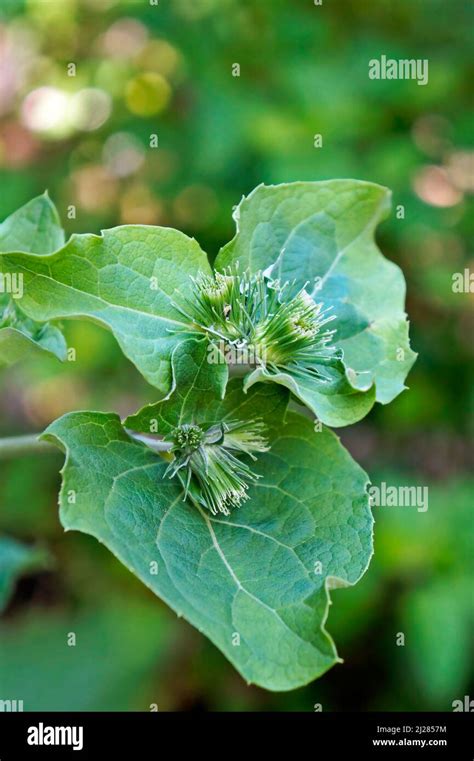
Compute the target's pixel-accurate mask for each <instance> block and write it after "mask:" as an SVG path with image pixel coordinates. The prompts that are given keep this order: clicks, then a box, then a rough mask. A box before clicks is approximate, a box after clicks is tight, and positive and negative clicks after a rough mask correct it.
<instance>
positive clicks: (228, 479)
mask: <svg viewBox="0 0 474 761" xmlns="http://www.w3.org/2000/svg"><path fill="white" fill-rule="evenodd" d="M264 431H265V427H264V425H263V424H262V423H261V422H255V421H252V420H251V421H247V422H245V423H243V422H239V421H237V420H235V421H232V422H225V423H217V424H216V425H213V426H211V427H210V428H207V429H204V428H203V427H201V426H199V425H196V424H194V423H191V424H186V425H181V426H179V427H178V428H175V429H174V431H172V432H171V434H169V436H168V437H167V438H168V440H170V441H171V442H172V447H171V450H170V451H171V453H172V455H173V460H172V461H171V462H170V464H169V466H168V468H167V469H166V472H165V475H169V477H170V478H172V477H173V476H176V477H178V478H179V480H180V481H181V484H182V485H183V487H184V497H185V499H186V498H187V497H189V498H190V499H191V500H192V501H193V502H195V503H196V504H198V505H202V506H204V507H206V508H208V509H209V510H210V511H211V512H212V513H213V514H214V515H217V513H223V514H224V515H229V513H230V509H231V508H233V507H239V505H241V504H242V502H245V500H247V499H248V494H247V490H248V487H249V485H250V484H251V483H253V482H254V481H256V480H257V478H259V476H258V475H256V474H255V473H254V472H253V471H252V470H251V468H250V467H249V466H248V465H247V463H245V462H243V461H242V460H240V459H239V457H240V456H241V455H249V456H250V457H251V458H252V459H253V460H256V457H255V453H256V452H267V451H268V449H269V447H268V444H267V441H266V439H265V437H264Z"/></svg>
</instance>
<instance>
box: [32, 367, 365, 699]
mask: <svg viewBox="0 0 474 761" xmlns="http://www.w3.org/2000/svg"><path fill="white" fill-rule="evenodd" d="M164 404H168V403H164ZM169 404H172V405H173V404H174V403H173V400H172V399H170V402H169ZM182 404H183V405H184V404H185V399H184V398H183V399H182ZM286 404H287V392H285V391H284V390H283V389H280V388H279V387H278V386H277V385H274V386H273V387H270V386H266V385H264V384H257V385H256V386H254V387H253V388H252V389H250V391H249V392H248V394H247V395H244V394H243V393H242V389H241V384H240V382H239V381H238V380H237V379H234V380H233V381H231V382H230V383H229V385H228V390H227V394H226V397H225V399H224V400H219V399H217V398H216V399H214V400H213V401H211V400H208V401H205V402H204V401H203V404H202V406H201V408H200V410H198V411H196V410H195V414H199V416H200V418H199V419H206V420H208V421H209V420H210V419H213V420H215V421H223V420H226V419H228V420H232V419H236V418H240V419H251V418H253V419H255V418H257V417H258V418H262V419H263V420H264V421H265V422H266V424H267V426H268V428H269V440H270V443H271V450H270V451H269V452H268V453H266V454H263V455H260V456H259V458H258V461H257V462H256V463H255V464H254V466H255V470H256V471H257V472H258V473H259V474H260V475H261V479H260V480H259V481H258V482H257V484H256V485H253V486H251V487H250V489H249V495H250V498H249V500H248V501H247V502H246V503H245V504H244V505H243V506H241V507H240V508H239V509H236V510H234V511H233V512H232V514H231V515H230V516H229V517H228V518H225V517H214V516H212V515H211V513H209V512H207V511H206V510H204V509H200V508H199V507H195V506H193V505H192V504H189V503H187V502H184V501H183V494H182V491H181V489H180V487H179V485H178V483H177V482H176V481H174V480H169V479H168V478H166V479H163V475H164V471H165V469H166V465H167V463H166V462H165V461H164V460H163V459H162V458H161V457H160V456H159V455H158V454H156V453H154V452H153V451H152V450H151V449H149V448H148V447H146V446H145V445H144V444H142V443H140V442H138V441H136V440H134V439H132V438H131V437H130V436H129V435H127V432H126V431H125V430H124V428H123V426H122V424H121V422H120V420H119V418H118V417H117V416H116V415H113V414H104V413H94V412H76V413H72V414H69V415H66V416H64V417H62V418H60V419H59V420H57V421H56V422H55V423H53V424H52V425H51V426H50V427H49V428H48V429H47V431H46V432H45V437H46V438H47V439H49V440H52V441H54V442H56V443H57V444H58V445H60V446H61V447H62V448H63V449H64V450H65V451H66V464H65V467H64V470H63V485H62V488H61V493H60V514H61V521H62V523H63V525H64V527H65V528H66V529H75V530H79V531H83V532H85V533H88V534H92V535H93V536H95V537H96V538H97V539H99V541H101V542H103V543H104V544H105V545H106V546H107V547H108V548H109V549H110V550H111V551H112V552H113V553H114V554H115V555H116V556H117V557H118V558H119V559H120V560H121V561H122V562H123V563H124V564H125V565H126V566H127V567H128V568H129V569H130V570H131V571H132V572H133V573H135V574H136V575H137V576H138V577H139V578H140V579H141V580H142V581H143V582H144V583H145V584H146V585H147V586H149V587H150V588H151V589H152V590H153V591H154V592H155V593H156V594H157V595H158V596H159V597H161V598H162V599H163V600H165V601H166V602H167V603H168V604H169V605H170V606H171V607H172V608H173V609H174V610H175V611H176V612H177V613H178V614H179V615H183V616H185V617H186V618H187V619H188V620H189V621H190V622H191V623H192V624H193V625H194V626H196V627H197V628H198V629H199V630H200V631H202V632H203V633H204V634H206V635H207V636H208V637H209V638H210V639H211V640H212V641H213V642H214V643H215V644H216V645H217V646H218V647H219V648H220V649H221V650H222V651H223V652H224V653H225V655H226V656H227V657H228V658H229V660H230V661H231V662H232V663H233V664H234V665H235V667H236V668H237V669H238V670H239V671H240V673H241V674H242V675H243V676H244V678H245V679H247V680H248V681H249V682H254V683H256V684H258V685H261V686H262V687H265V688H267V689H271V690H289V689H293V688H295V687H298V686H300V685H303V684H305V683H307V682H309V681H311V680H312V679H314V678H316V677H317V676H319V675H320V674H322V673H323V672H325V671H326V670H327V669H328V668H330V667H331V666H332V665H333V664H334V663H335V662H337V660H338V657H337V654H336V651H335V646H334V644H333V642H332V640H331V638H330V636H329V635H328V634H327V632H326V630H325V628H324V625H325V621H326V617H327V612H328V603H329V598H328V590H329V589H330V588H331V587H334V586H340V585H347V584H353V583H355V582H356V581H357V580H358V578H359V577H360V576H361V574H362V573H363V572H364V570H365V568H366V567H367V564H368V562H369V559H370V555H371V552H372V539H371V535H372V518H371V514H370V509H369V506H368V497H367V493H366V484H367V476H366V475H365V473H364V472H363V471H362V470H361V469H360V468H359V467H358V465H356V463H354V461H353V460H352V458H351V457H350V455H349V454H348V453H347V452H346V451H345V450H344V448H343V447H342V446H341V444H340V443H339V440H338V439H337V437H336V436H335V435H334V434H333V433H332V432H330V431H329V430H328V429H323V430H322V431H320V432H315V431H314V429H313V426H312V424H311V422H310V421H309V420H308V419H306V418H303V417H302V416H300V415H298V414H295V413H286V416H285V410H286ZM175 411H176V408H175ZM160 419H163V420H164V421H165V426H164V427H165V428H166V426H167V425H168V424H169V416H168V415H167V414H166V413H164V414H163V415H162V416H161V418H160ZM197 422H199V420H198V421H197ZM155 564H156V565H155ZM318 564H321V565H320V566H319V565H318Z"/></svg>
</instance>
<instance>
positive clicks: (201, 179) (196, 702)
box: [0, 0, 474, 711]
mask: <svg viewBox="0 0 474 761" xmlns="http://www.w3.org/2000/svg"><path fill="white" fill-rule="evenodd" d="M471 15H472V8H470V4H469V3H468V2H464V1H463V0H453V1H452V2H450V3H446V2H444V0H401V1H399V2H397V1H396V0H377V1H376V0H370V2H369V0H366V2H364V3H361V2H358V1H357V0H343V1H342V2H338V3H337V4H336V3H330V2H326V1H324V2H323V5H322V6H316V5H314V4H313V3H312V2H311V0H298V1H295V0H291V2H290V0H274V1H273V2H272V3H271V4H270V3H269V2H264V0H248V1H247V2H245V3H242V2H240V0H220V2H218V0H170V1H169V2H164V1H162V0H160V1H159V3H158V5H157V6H151V5H150V4H149V2H148V1H147V0H137V1H136V2H127V0H61V1H59V0H24V2H20V1H19V0H6V2H5V0H4V2H3V3H2V8H1V9H0V187H1V196H0V211H1V215H0V216H1V217H2V218H4V217H5V216H6V215H7V214H9V213H10V212H12V211H13V210H14V209H15V208H17V207H18V206H20V205H21V204H23V203H25V202H26V201H27V200H29V199H30V198H31V197H32V196H34V195H36V194H38V193H41V192H42V191H43V190H44V189H45V188H48V189H49V192H50V194H51V196H52V198H53V199H54V201H55V202H56V204H57V206H58V208H59V210H60V213H61V215H62V218H63V221H64V224H65V227H66V230H67V232H68V233H71V232H73V231H80V232H86V231H90V232H97V231H98V230H99V229H101V228H104V227H108V226H114V225H116V224H123V223H130V222H134V223H138V222H143V223H148V224H161V225H167V226H173V227H178V228H180V229H183V230H184V231H185V232H187V233H188V234H190V235H194V236H196V237H197V239H198V240H199V242H200V243H201V245H202V247H203V248H204V249H205V250H207V251H208V252H209V254H210V255H211V256H215V254H216V253H217V250H218V249H219V247H220V245H222V244H223V243H224V242H226V241H227V240H228V239H229V238H230V237H232V234H233V223H232V220H231V209H232V206H233V205H234V204H236V203H237V202H238V201H239V199H240V197H241V195H242V194H244V193H248V192H249V191H250V190H251V189H252V188H253V187H254V186H255V185H257V184H259V183H260V182H265V183H278V182H285V181H292V180H302V179H308V180H313V179H328V178H332V177H357V178H360V179H367V180H372V181H375V182H379V183H381V184H384V185H387V186H389V187H390V188H392V190H393V195H394V208H395V207H396V206H398V205H399V204H402V205H403V206H404V209H405V217H404V219H397V216H396V214H395V213H393V214H392V216H391V217H390V219H389V220H388V221H386V222H385V223H384V224H383V225H382V226H381V229H380V231H379V236H378V237H379V244H380V246H381V248H382V250H383V251H384V253H385V254H386V255H387V256H388V257H390V258H392V259H393V260H394V261H396V262H397V263H399V264H400V265H401V266H402V268H403V270H404V272H405V275H406V278H407V284H408V297H407V311H408V313H409V315H410V318H411V321H412V345H413V347H414V348H415V350H416V351H418V352H419V355H420V356H419V359H418V362H417V364H416V365H415V368H414V370H413V371H412V373H411V375H410V377H409V385H410V391H409V392H405V393H404V394H403V395H402V396H401V397H399V398H398V399H397V400H396V401H395V402H394V403H392V404H391V405H390V406H389V407H387V408H381V407H380V406H378V407H377V409H376V410H374V411H373V412H372V413H371V414H370V415H369V417H368V418H367V419H366V420H365V421H364V422H362V423H359V424H358V425H357V426H354V427H353V428H352V429H347V430H343V431H341V435H342V439H343V441H344V443H345V444H346V446H347V447H348V448H349V450H350V451H351V452H352V454H353V455H354V457H355V458H356V460H358V461H359V462H360V463H361V464H362V465H363V466H364V467H365V468H366V469H367V470H368V472H369V474H370V475H371V477H372V480H373V482H374V483H376V484H378V483H380V482H381V481H386V482H387V483H389V484H402V485H421V486H426V485H427V486H429V489H430V492H429V499H430V501H429V510H428V512H426V513H422V512H417V511H416V509H414V508H388V507H386V508H382V507H381V508H374V510H375V517H376V539H375V548H376V551H375V557H374V559H373V562H372V565H371V567H370V569H369V571H368V573H367V574H366V576H365V577H364V579H363V580H362V581H361V582H360V583H359V585H358V586H357V587H356V588H354V589H353V590H340V591H335V592H333V595H332V597H333V602H334V605H333V606H332V608H331V611H330V616H329V623H328V628H329V630H330V631H331V633H332V634H333V636H334V637H335V640H336V643H337V644H338V649H339V653H340V655H341V657H343V658H344V659H345V663H344V664H343V665H339V666H337V667H335V668H334V669H332V670H331V671H330V672H329V673H328V674H326V675H325V676H324V677H323V678H321V679H320V680H319V681H317V682H315V683H314V684H312V685H310V686H308V687H306V688H303V689H300V690H297V691H295V692H293V693H288V694H270V693H266V692H264V691H263V690H259V689H257V688H249V687H247V686H246V685H245V683H244V682H243V681H242V680H241V678H240V677H239V676H238V675H237V674H236V673H235V672H234V670H233V669H232V667H231V666H230V665H228V664H227V662H226V661H225V659H224V658H223V657H222V656H221V655H220V653H219V652H217V650H215V648H214V647H213V646H212V645H211V644H210V643H208V642H207V641H206V640H205V639H204V638H203V637H202V636H201V635H199V633H198V632H196V631H194V630H193V629H192V628H191V627H190V626H188V625H187V624H186V623H185V622H183V621H178V620H177V619H176V617H175V616H174V614H172V613H171V612H170V611H169V610H168V609H167V608H166V607H165V606H164V605H163V604H162V603H161V602H159V601H158V600H157V599H156V598H154V597H153V595H152V594H151V592H149V591H148V590H147V589H145V588H144V587H143V586H142V585H141V584H140V583H139V582H138V581H137V580H135V579H134V578H133V577H132V576H131V575H130V574H129V573H128V572H127V571H126V570H125V569H124V568H122V567H121V566H120V564H119V563H118V561H116V560H115V559H114V558H113V557H112V556H111V555H110V554H109V553H108V552H107V551H106V550H105V549H104V548H103V547H101V546H100V545H98V544H97V543H96V542H95V540H94V539H92V538H90V537H87V536H82V535H79V534H74V533H71V534H65V533H64V532H63V530H62V529H61V527H60V525H59V522H58V518H57V510H56V493H57V488H58V483H59V476H58V470H59V467H60V466H61V457H60V456H59V455H48V456H44V457H43V458H40V457H36V458H28V457H25V458H22V459H21V460H17V461H14V462H13V461H11V462H6V461H3V462H1V463H0V531H1V532H2V533H6V534H7V535H9V536H11V537H15V538H16V539H19V540H22V541H26V542H28V543H34V544H35V545H37V544H39V545H40V547H44V548H46V549H47V550H48V551H49V558H50V559H49V562H48V563H47V564H46V567H44V568H42V569H41V570H38V571H31V572H30V573H29V574H28V575H27V576H25V577H24V578H23V579H22V580H21V581H20V583H19V584H18V585H17V587H16V591H15V594H14V596H13V598H12V600H11V602H10V604H9V606H8V608H7V610H6V612H5V615H4V618H3V623H2V625H1V627H0V653H1V658H0V662H1V665H0V693H1V694H0V697H1V698H17V699H20V698H22V699H23V700H24V702H25V710H28V709H29V710H34V709H39V710H40V709H56V710H58V709H71V710H74V709H86V710H89V709H90V710H131V709H137V710H148V707H149V705H150V704H151V703H156V704H158V707H159V709H160V710H170V709H171V710H208V709H213V710H252V711H255V710H256V711H260V710H305V711H308V710H309V711H312V710H314V705H315V704H318V703H319V704H322V707H323V709H324V710H429V709H434V710H452V701H453V700H456V699H463V696H464V695H469V694H474V693H473V689H474V686H473V683H472V679H473V676H472V673H473V672H472V637H470V636H469V634H470V632H471V633H472V619H473V599H472V554H473V553H472V546H473V545H472V533H473V532H472V529H473V520H472V492H473V486H474V481H473V479H472V476H471V475H469V468H470V464H471V463H470V453H471V449H470V446H469V437H470V435H472V428H473V393H472V389H473V382H472V381H473V375H472V335H473V327H474V326H473V321H472V294H469V293H453V290H452V276H453V273H455V272H463V271H464V269H465V268H467V267H469V264H470V260H469V253H468V243H467V242H468V239H469V235H470V234H471V236H472V219H473V215H472V205H471V208H470V203H471V202H470V199H469V193H470V192H472V184H473V155H474V154H473V153H472V136H473V132H472V113H471V114H470V113H469V110H468V103H469V82H470V78H471V81H472V71H470V70H469V52H470V51H469V42H470V41H471V40H472V35H471V33H470V28H472V18H471ZM382 54H385V55H387V56H388V57H395V58H405V57H406V58H428V59H429V84H428V85H427V86H425V87H423V86H418V85H417V83H416V82H414V81H389V80H385V81H384V80H380V81H373V80H369V78H368V76H367V70H368V61H369V60H370V59H371V58H374V57H375V58H378V57H380V55H382ZM70 63H74V64H75V66H76V72H75V76H68V64H70ZM234 63H239V64H240V67H241V71H240V77H234V76H232V65H233V64H234ZM69 71H70V69H69ZM153 134H156V135H158V148H157V149H153V148H150V147H149V145H150V135H153ZM315 134H321V135H322V137H323V146H322V147H321V148H315V147H314V136H315ZM71 205H74V206H75V207H76V209H77V213H76V218H75V219H70V218H68V208H69V207H70V206H71ZM470 210H471V214H469V211H470ZM471 266H472V260H471ZM66 329H67V336H68V341H69V344H70V345H73V346H75V347H76V349H77V356H78V359H77V362H76V363H69V364H65V365H59V363H57V362H55V361H54V360H53V359H48V358H41V359H38V358H35V359H34V361H26V362H24V363H22V365H20V366H14V367H12V368H10V369H9V370H8V371H3V372H2V374H1V376H0V414H1V420H0V434H1V435H9V434H16V433H20V432H22V431H25V432H29V431H31V430H40V429H43V428H44V427H45V426H46V425H47V424H48V423H49V422H50V421H51V420H53V419H54V418H56V417H57V416H59V415H61V414H62V413H63V412H66V411H69V410H74V409H101V410H114V411H118V412H120V413H121V414H126V413H128V412H130V411H132V410H135V409H137V408H138V407H139V406H140V405H141V404H143V403H145V402H147V401H152V399H153V389H151V387H148V386H147V385H146V384H145V382H144V381H142V380H141V378H140V377H139V376H138V374H137V372H136V371H135V370H134V369H133V367H132V366H131V365H130V364H128V363H127V362H126V361H125V360H124V358H123V357H122V356H121V355H120V352H119V351H118V349H117V347H116V345H115V342H114V340H113V338H112V337H111V336H110V335H108V334H107V333H105V332H104V331H102V330H100V329H99V328H95V327H93V326H91V325H87V324H85V323H82V322H71V323H69V324H68V325H67V328H66ZM70 631H75V632H76V633H77V646H76V647H75V648H72V647H67V646H66V644H65V642H66V636H67V633H68V632H70ZM399 632H403V633H404V634H405V646H404V647H400V646H397V645H396V637H397V634H398V633H399Z"/></svg>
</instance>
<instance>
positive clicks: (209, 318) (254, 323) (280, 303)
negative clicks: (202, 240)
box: [175, 270, 336, 380]
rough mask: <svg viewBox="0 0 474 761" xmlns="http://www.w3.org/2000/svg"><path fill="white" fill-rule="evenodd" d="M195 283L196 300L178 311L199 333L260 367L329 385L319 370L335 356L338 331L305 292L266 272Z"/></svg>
mask: <svg viewBox="0 0 474 761" xmlns="http://www.w3.org/2000/svg"><path fill="white" fill-rule="evenodd" d="M193 283H194V290H193V294H192V296H191V297H190V298H189V299H187V300H186V302H185V303H184V304H176V305H175V306H176V307H177V309H179V311H180V312H181V313H182V314H183V315H184V316H185V317H186V318H187V320H188V322H189V323H191V325H192V326H193V329H194V330H195V332H197V333H201V334H202V333H206V334H207V335H209V336H210V337H211V338H212V339H217V338H218V339H219V340H220V341H223V342H224V343H225V344H226V345H227V346H233V347H237V348H238V349H239V350H240V351H241V356H247V357H253V358H254V363H255V364H258V365H262V366H265V367H267V368H269V369H270V370H273V371H280V370H285V369H286V370H291V372H292V373H293V374H297V375H300V376H301V375H308V376H311V377H313V378H318V379H319V380H324V376H323V375H322V373H321V371H320V370H315V369H314V365H315V364H316V365H317V364H318V363H320V361H321V360H322V361H323V364H324V362H326V361H327V360H328V359H331V358H332V357H334V356H335V353H336V349H335V347H334V346H332V345H331V341H332V339H333V336H334V333H335V331H334V330H328V329H327V328H326V327H325V326H326V324H327V323H328V322H330V321H331V320H333V319H335V315H329V314H328V312H329V310H327V309H326V310H324V309H323V306H322V304H318V303H316V302H315V301H314V300H313V299H312V297H311V296H310V295H309V293H307V292H306V290H305V288H301V289H300V290H299V291H297V292H296V293H295V288H294V287H293V286H292V284H290V283H284V284H283V285H281V284H280V282H279V281H276V280H274V281H272V280H269V279H268V278H267V277H266V276H265V275H264V274H263V273H262V272H258V273H257V274H255V275H250V274H249V273H248V272H244V273H242V274H241V273H239V272H238V271H234V272H231V271H230V270H226V271H224V273H219V272H216V273H215V274H214V275H213V276H211V275H201V276H199V277H197V278H196V279H194V280H193ZM245 349H246V350H247V351H246V352H243V351H242V350H245ZM248 363H249V364H252V362H251V361H249V362H248Z"/></svg>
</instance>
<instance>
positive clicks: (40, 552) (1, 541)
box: [0, 536, 50, 613]
mask: <svg viewBox="0 0 474 761" xmlns="http://www.w3.org/2000/svg"><path fill="white" fill-rule="evenodd" d="M49 564H50V557H49V555H48V553H47V552H46V550H44V549H42V548H40V547H29V546H28V545H26V544H21V543H20V542H17V541H16V540H15V539H11V538H10V537H7V536H0V613H1V612H2V610H3V609H4V608H5V607H6V605H7V603H8V600H9V599H10V595H11V594H12V592H13V589H14V585H15V581H16V579H18V578H19V577H20V576H23V575H24V574H26V573H29V572H30V571H35V570H41V569H44V568H46V567H48V565H49Z"/></svg>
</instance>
